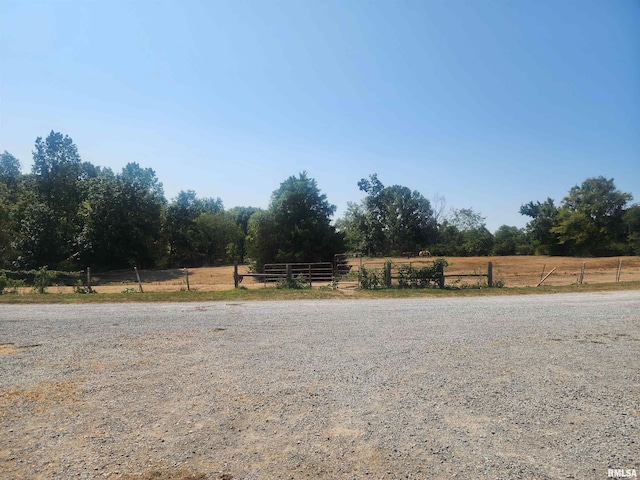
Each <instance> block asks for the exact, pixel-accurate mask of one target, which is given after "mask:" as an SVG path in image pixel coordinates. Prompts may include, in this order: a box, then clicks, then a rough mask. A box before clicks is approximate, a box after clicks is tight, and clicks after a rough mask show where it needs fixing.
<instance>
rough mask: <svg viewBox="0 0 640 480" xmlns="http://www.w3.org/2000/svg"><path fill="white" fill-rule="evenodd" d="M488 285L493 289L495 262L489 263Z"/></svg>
mask: <svg viewBox="0 0 640 480" xmlns="http://www.w3.org/2000/svg"><path fill="white" fill-rule="evenodd" d="M487 285H488V286H489V288H491V287H493V262H489V263H487Z"/></svg>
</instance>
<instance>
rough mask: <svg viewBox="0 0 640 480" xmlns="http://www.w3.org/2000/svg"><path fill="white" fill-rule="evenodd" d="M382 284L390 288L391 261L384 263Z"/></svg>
mask: <svg viewBox="0 0 640 480" xmlns="http://www.w3.org/2000/svg"><path fill="white" fill-rule="evenodd" d="M384 286H385V288H391V262H387V263H385V264H384Z"/></svg>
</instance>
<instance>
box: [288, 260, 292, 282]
mask: <svg viewBox="0 0 640 480" xmlns="http://www.w3.org/2000/svg"><path fill="white" fill-rule="evenodd" d="M292 271H293V269H292V267H291V264H290V263H287V285H291V277H292V276H293V274H292Z"/></svg>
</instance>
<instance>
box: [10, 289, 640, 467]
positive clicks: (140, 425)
mask: <svg viewBox="0 0 640 480" xmlns="http://www.w3.org/2000/svg"><path fill="white" fill-rule="evenodd" d="M639 359H640V292H638V291H628V292H614V293H598V294H562V295H540V296H538V295H536V296H523V297H484V298H464V299H462V298H460V299H452V298H445V299H432V298H430V299H404V300H373V301H369V300H357V301H354V300H322V301H298V302H248V303H214V302H210V303H199V304H192V303H189V304H135V305H115V304H114V305H70V306H64V305H42V306H40V305H37V306H6V305H4V306H0V373H1V376H0V478H3V479H68V478H121V479H134V478H144V479H180V480H182V479H198V480H202V479H225V480H231V479H278V478H280V479H299V478H329V479H382V478H385V479H386V478H389V479H392V478H411V479H432V478H463V479H561V478H573V479H606V478H608V474H609V471H608V469H610V468H616V469H636V470H637V471H640V445H639V444H638V432H639V430H638V426H639V423H640V422H639V420H640V360H639Z"/></svg>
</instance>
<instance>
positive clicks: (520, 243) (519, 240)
mask: <svg viewBox="0 0 640 480" xmlns="http://www.w3.org/2000/svg"><path fill="white" fill-rule="evenodd" d="M531 253H533V249H532V248H531V247H530V246H529V244H528V242H527V234H526V232H525V231H524V230H523V229H521V228H518V227H512V226H509V225H502V226H500V228H498V230H496V232H495V233H494V234H493V254H494V255H528V254H531Z"/></svg>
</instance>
